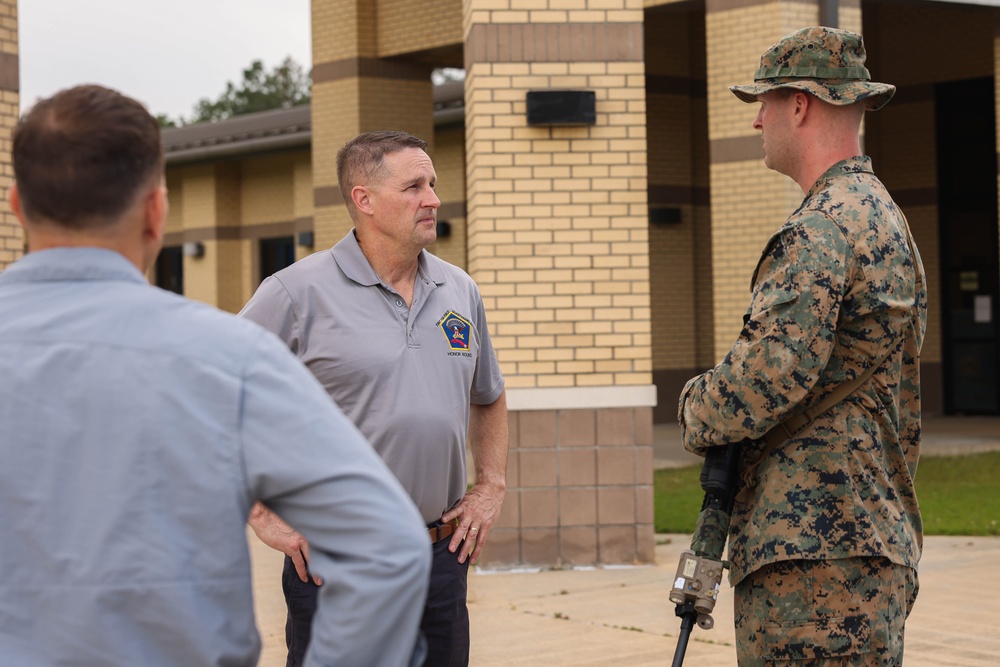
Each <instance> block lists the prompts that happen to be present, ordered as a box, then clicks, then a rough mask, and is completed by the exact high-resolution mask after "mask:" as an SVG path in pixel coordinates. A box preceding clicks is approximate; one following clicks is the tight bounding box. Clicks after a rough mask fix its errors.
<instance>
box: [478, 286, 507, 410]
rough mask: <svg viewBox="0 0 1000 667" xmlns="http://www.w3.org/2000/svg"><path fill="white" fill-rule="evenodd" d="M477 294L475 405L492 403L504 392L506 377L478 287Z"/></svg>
mask: <svg viewBox="0 0 1000 667" xmlns="http://www.w3.org/2000/svg"><path fill="white" fill-rule="evenodd" d="M470 280H471V279H470ZM475 295H476V331H478V332H479V358H478V359H476V371H475V375H474V376H473V378H472V396H471V402H472V403H473V404H475V405H492V404H493V403H494V402H496V400H497V399H498V398H500V394H501V393H503V388H504V379H503V375H502V374H501V372H500V362H499V361H497V355H496V351H495V350H494V349H493V342H492V341H491V340H490V331H489V327H488V326H487V322H486V308H485V306H484V305H483V299H482V296H480V294H479V289H478V288H475Z"/></svg>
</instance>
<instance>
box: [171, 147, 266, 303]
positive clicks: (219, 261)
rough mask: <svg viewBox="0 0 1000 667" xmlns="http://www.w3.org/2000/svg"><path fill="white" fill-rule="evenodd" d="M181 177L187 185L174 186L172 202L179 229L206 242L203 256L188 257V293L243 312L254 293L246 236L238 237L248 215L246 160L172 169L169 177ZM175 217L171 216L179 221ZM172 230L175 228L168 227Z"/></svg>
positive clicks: (178, 178)
mask: <svg viewBox="0 0 1000 667" xmlns="http://www.w3.org/2000/svg"><path fill="white" fill-rule="evenodd" d="M175 179H176V180H180V181H181V185H180V187H174V188H172V190H171V195H170V196H171V207H172V208H179V209H180V219H181V222H182V225H183V228H182V229H181V230H178V231H180V232H181V233H182V234H185V235H188V234H190V235H192V238H199V239H202V240H201V242H202V243H203V244H204V246H205V253H204V255H202V256H201V257H185V258H184V294H185V296H187V297H189V298H191V299H195V300H197V301H203V302H205V303H209V304H212V305H214V306H217V307H218V308H222V309H223V310H228V311H231V312H237V311H239V310H240V309H241V308H242V307H243V304H244V303H246V300H247V298H249V290H248V285H251V282H250V274H249V273H248V271H247V270H246V263H245V261H244V253H245V251H244V248H243V247H242V245H241V244H242V243H244V242H243V241H241V240H239V239H238V238H233V237H235V236H236V235H238V228H239V226H240V224H241V220H242V216H243V211H242V206H241V198H242V197H241V187H240V164H239V163H235V162H223V163H217V164H208V165H198V166H192V167H185V168H182V169H178V170H177V171H176V172H174V171H173V170H171V172H170V173H168V183H169V182H170V181H174V180H175ZM177 199H179V202H178V201H176V200H177ZM178 204H179V206H178ZM172 216H173V214H172ZM175 220H176V218H172V219H171V221H170V222H171V223H174V224H176V223H175V222H174V221H175ZM220 229H221V230H222V232H220V231H219V230H220ZM227 229H228V230H231V231H228V232H227V231H226V230H227ZM170 231H174V230H173V229H172V228H171V227H168V232H170ZM206 236H207V237H206ZM252 287H256V283H252Z"/></svg>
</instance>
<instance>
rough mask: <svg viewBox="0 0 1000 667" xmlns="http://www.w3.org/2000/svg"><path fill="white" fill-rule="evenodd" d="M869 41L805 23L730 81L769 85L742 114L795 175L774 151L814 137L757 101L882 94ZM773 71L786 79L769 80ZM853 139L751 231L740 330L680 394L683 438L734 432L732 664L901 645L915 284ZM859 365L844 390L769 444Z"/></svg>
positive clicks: (916, 275)
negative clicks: (750, 112)
mask: <svg viewBox="0 0 1000 667" xmlns="http://www.w3.org/2000/svg"><path fill="white" fill-rule="evenodd" d="M864 59H865V52H864V46H863V43H862V40H861V36H860V35H856V34H853V33H849V32H846V31H842V30H833V29H829V28H808V29H804V30H800V31H798V32H796V33H793V34H791V35H789V36H787V37H785V38H784V39H782V40H781V41H780V42H778V43H777V44H775V45H774V46H773V47H772V48H771V49H769V50H768V51H767V52H765V53H764V55H763V56H762V58H761V67H760V69H759V70H758V71H757V74H756V76H755V83H754V85H750V86H734V87H732V88H731V90H732V91H733V92H734V93H735V94H736V95H737V96H738V97H739V98H740V99H742V100H744V101H747V102H756V101H762V102H764V104H763V105H762V111H761V114H762V115H759V116H758V120H757V121H755V123H754V126H755V127H757V128H758V129H761V130H762V134H763V138H764V145H765V152H766V153H767V156H768V158H767V159H766V160H765V162H766V163H767V164H768V166H770V167H772V168H775V169H778V170H779V171H782V173H788V175H792V174H791V173H789V172H788V171H784V170H783V167H785V166H787V164H789V162H788V159H787V155H784V156H783V155H782V151H785V153H787V154H790V155H793V159H798V160H799V161H800V162H804V161H808V160H810V159H813V160H815V155H817V154H822V152H821V151H819V150H814V148H816V149H818V148H820V146H811V145H805V144H802V142H801V141H800V143H799V144H794V141H795V136H796V135H794V132H795V130H789V129H788V128H787V127H783V128H782V127H778V124H779V123H778V121H772V122H773V123H774V125H773V126H774V127H775V128H776V129H774V131H773V132H774V133H773V134H770V135H769V133H768V129H769V126H768V124H767V122H763V123H762V121H761V118H762V117H763V114H764V113H765V112H764V108H765V107H766V106H767V105H768V104H769V103H772V102H773V104H775V105H778V104H782V102H781V101H780V100H782V99H784V100H787V99H788V97H789V96H791V97H796V96H797V97H800V98H808V99H807V100H805V101H804V102H803V101H802V100H798V101H797V102H796V101H795V100H791V101H786V102H784V104H793V105H794V104H799V105H800V106H802V105H813V106H812V107H809V108H810V109H817V106H822V105H824V104H826V105H835V106H837V107H846V105H854V104H862V105H863V106H864V109H868V110H875V109H878V108H881V107H882V106H883V105H884V104H885V103H886V102H888V100H889V98H890V97H891V96H892V94H893V92H894V91H895V88H894V87H893V86H890V85H887V84H880V83H874V82H871V81H870V80H869V76H868V71H867V69H865V67H864ZM779 88H790V89H793V90H792V91H791V93H787V92H786V93H781V92H780V91H779V92H777V93H773V94H770V95H769V93H771V91H775V90H776V89H779ZM798 91H803V92H805V93H807V95H797V93H798ZM758 96H764V99H763V100H758ZM802 108H806V107H805V106H803V107H802ZM854 109H856V110H857V116H856V125H855V126H854V127H855V128H856V127H857V126H858V125H859V124H860V118H861V115H862V114H863V111H862V110H861V109H860V108H858V107H854ZM779 111H780V110H779ZM844 112H846V113H850V111H848V110H847V109H846V108H844V109H842V110H841V111H837V110H833V111H830V112H828V113H830V114H831V115H829V116H828V117H829V118H833V117H834V115H833V114H836V113H844ZM770 113H778V111H774V110H773V109H772V110H771V111H770ZM810 113H813V114H822V113H827V112H824V110H823V109H822V108H819V109H817V110H812V111H810ZM816 117H817V116H814V118H816ZM818 117H819V118H820V120H822V118H823V116H822V115H820V116H818ZM772 118H780V116H772ZM814 123H815V121H814ZM852 131H853V132H854V135H855V136H854V140H853V141H854V143H853V145H855V146H856V145H858V142H857V131H856V130H852ZM816 136H817V137H820V136H822V135H821V134H817V135H816ZM789 137H792V139H791V140H790V141H792V143H791V144H789ZM816 141H817V142H820V141H822V140H821V139H817V140H816ZM788 145H793V146H796V147H797V150H798V152H797V153H796V152H795V149H792V151H791V153H788ZM859 153H860V149H857V153H854V154H851V153H848V155H847V156H846V157H844V158H840V159H837V160H835V161H834V162H832V163H829V164H825V165H821V166H822V168H823V169H825V173H822V175H820V176H819V177H818V178H816V177H815V174H812V175H811V176H810V178H809V179H807V180H806V181H805V182H804V181H803V180H799V181H798V182H799V185H800V186H801V187H802V188H803V191H804V192H805V199H804V200H803V202H802V204H801V206H799V208H798V210H796V211H795V212H794V213H793V214H792V215H791V217H790V218H789V219H788V220H787V221H786V222H785V224H784V225H783V226H782V227H781V228H780V229H779V230H778V231H777V232H776V233H775V234H774V235H773V236H772V237H771V239H770V240H769V241H768V243H767V245H766V247H765V248H764V251H763V254H762V255H761V258H760V262H759V263H758V265H757V268H756V270H755V271H754V274H753V278H752V283H751V289H752V296H751V301H750V307H749V310H748V311H747V314H746V316H745V325H744V327H743V329H742V331H741V332H740V335H739V338H738V339H737V341H736V343H735V344H734V345H733V347H732V349H731V350H730V351H729V353H728V354H727V355H726V357H725V359H724V360H723V361H722V363H720V364H719V365H718V366H716V367H715V368H713V369H711V370H709V371H708V372H706V373H704V374H703V375H700V376H698V377H696V378H693V379H692V380H690V381H689V382H688V383H687V385H686V386H685V388H684V392H683V393H682V395H681V399H680V406H679V419H680V422H681V426H682V428H683V434H684V444H685V447H686V448H687V449H689V450H690V451H693V452H696V453H702V454H704V451H705V449H706V448H707V447H712V446H718V445H725V444H728V443H731V442H740V441H744V444H743V446H742V448H741V458H740V463H741V466H740V467H741V471H742V476H743V477H744V484H745V485H744V488H743V489H742V490H741V491H740V493H739V494H738V496H737V499H736V503H735V506H734V509H733V515H732V523H731V526H730V533H729V558H730V560H731V562H732V568H731V570H730V582H731V583H732V584H733V585H734V586H735V597H736V603H735V604H736V625H737V653H738V656H739V663H740V665H741V666H752V665H778V664H781V665H784V664H790V663H791V661H802V662H794V664H798V665H802V664H809V665H833V664H836V665H898V664H901V662H902V654H903V625H904V621H905V619H906V616H907V615H908V614H909V610H910V608H911V606H912V604H913V601H914V599H915V597H916V590H917V580H916V566H917V561H918V560H919V558H920V550H921V543H922V527H921V521H920V511H919V508H918V506H917V498H916V495H915V493H914V489H913V478H914V475H915V473H916V469H917V458H918V455H919V443H920V391H919V385H920V377H919V355H920V346H921V344H922V342H923V338H924V332H925V329H926V319H927V294H926V290H925V286H924V285H925V280H924V271H923V266H922V264H921V261H920V256H919V254H918V253H917V250H916V246H915V245H914V244H913V241H912V237H911V236H910V233H909V229H908V227H907V224H906V220H905V218H904V217H903V214H902V213H901V212H900V210H899V209H898V208H897V206H896V204H895V203H894V202H893V201H892V198H891V197H890V196H889V194H888V192H887V191H886V189H885V187H884V186H883V185H882V183H881V182H880V181H879V180H878V179H877V178H876V177H875V175H874V173H873V172H872V166H871V160H870V158H868V157H866V156H862V155H860V154H859ZM794 156H798V157H797V158H795V157H794ZM816 171H817V172H819V170H816ZM794 177H795V176H793V178H794ZM810 183H811V185H810ZM872 366H876V368H874V370H873V371H872V372H871V375H870V377H869V378H868V379H867V380H865V381H864V382H863V384H862V385H861V386H860V387H859V388H858V389H857V390H855V391H854V392H852V393H851V394H850V395H849V396H848V397H847V398H845V399H843V400H840V401H839V402H838V403H836V405H835V406H834V407H832V408H830V409H828V410H826V411H825V412H823V413H822V414H820V415H818V416H816V417H815V418H813V419H811V420H803V421H806V422H807V423H806V424H805V425H804V426H801V425H800V428H799V430H794V429H793V431H792V432H791V433H786V432H785V431H784V430H782V431H781V432H783V433H784V435H783V436H782V437H780V438H778V439H777V441H776V443H775V444H774V445H771V446H768V445H765V444H764V441H763V440H762V438H763V437H764V436H765V435H766V434H768V432H769V431H772V429H775V428H777V429H787V424H786V425H785V426H783V425H782V424H783V423H785V422H786V420H788V419H789V418H792V417H794V416H796V415H801V414H803V413H804V412H806V411H807V410H809V408H810V407H813V406H816V405H817V404H819V403H820V402H821V401H823V399H824V398H825V397H826V396H828V395H829V394H830V393H831V392H833V391H835V390H836V388H837V387H838V386H840V385H843V384H844V383H846V382H848V381H850V380H851V379H852V378H856V377H859V376H861V375H863V374H864V373H865V372H866V370H867V369H868V368H869V367H872ZM772 437H773V436H772Z"/></svg>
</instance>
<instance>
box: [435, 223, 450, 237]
mask: <svg viewBox="0 0 1000 667" xmlns="http://www.w3.org/2000/svg"><path fill="white" fill-rule="evenodd" d="M449 236H451V223H450V222H448V221H447V220H438V221H437V237H438V238H439V239H446V238H448V237H449Z"/></svg>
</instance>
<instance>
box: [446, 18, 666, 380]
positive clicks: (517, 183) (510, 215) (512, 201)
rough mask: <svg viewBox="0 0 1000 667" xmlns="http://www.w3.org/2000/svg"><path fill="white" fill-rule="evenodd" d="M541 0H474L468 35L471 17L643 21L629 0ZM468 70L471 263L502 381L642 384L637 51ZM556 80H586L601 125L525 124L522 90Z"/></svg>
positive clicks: (641, 98) (558, 83)
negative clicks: (556, 6) (627, 57)
mask: <svg viewBox="0 0 1000 667" xmlns="http://www.w3.org/2000/svg"><path fill="white" fill-rule="evenodd" d="M548 6H549V5H548V4H547V3H544V2H539V3H537V4H533V3H505V2H476V1H473V2H471V3H467V5H466V25H467V33H468V32H469V30H470V29H471V26H473V25H475V24H481V25H485V26H487V28H489V27H490V25H491V24H497V25H498V26H506V25H508V24H514V23H515V22H517V21H522V22H524V23H542V22H554V23H565V22H567V21H569V22H571V23H573V22H575V23H581V24H582V23H586V22H594V23H596V24H607V23H613V22H616V21H622V22H628V21H635V22H641V20H642V13H641V7H640V5H639V3H638V2H632V1H628V2H626V1H624V0H623V1H621V2H596V1H595V2H593V3H588V2H585V1H583V0H581V1H579V2H565V3H561V4H560V7H562V9H560V10H558V11H556V10H551V9H547V7H548ZM518 7H520V8H521V9H517V8H518ZM602 27H603V25H602ZM505 29H506V28H504V27H499V28H496V29H495V30H497V31H499V34H501V35H502V33H503V31H504V30H505ZM493 34H497V33H493ZM500 39H501V40H502V37H501V38H500ZM500 44H503V42H502V41H501V42H500ZM469 48H470V45H469V44H467V45H466V53H467V54H468V53H469ZM501 48H503V47H502V46H501ZM466 77H467V78H466V128H467V136H468V137H469V139H468V146H467V164H466V173H467V177H468V191H469V195H468V209H469V269H470V273H472V275H473V277H474V278H476V280H477V281H478V282H479V284H480V287H481V288H482V289H483V293H484V297H485V298H486V307H487V312H488V313H489V317H490V322H491V328H492V330H493V336H494V344H495V345H496V347H497V350H498V356H499V358H500V362H501V366H502V367H503V370H504V375H505V377H506V379H507V386H508V387H511V388H516V387H574V386H576V387H580V386H604V385H638V384H649V383H650V382H651V370H652V361H651V352H650V324H649V322H650V319H649V318H650V315H649V310H650V309H649V268H648V264H649V254H648V253H649V246H648V226H647V211H646V150H645V149H646V127H645V122H646V116H645V111H646V107H645V91H644V88H643V84H644V68H643V63H642V61H641V59H640V60H636V61H612V62H585V61H573V62H560V61H553V60H551V59H550V60H549V61H544V62H473V63H472V65H471V68H470V67H467V72H466ZM559 88H579V89H587V90H593V91H594V92H595V94H596V98H597V124H596V125H595V126H593V127H580V128H565V127H563V128H559V127H554V128H547V127H537V128H536V127H528V126H527V124H526V120H525V113H526V108H525V96H526V93H527V92H528V91H529V90H546V89H559Z"/></svg>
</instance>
